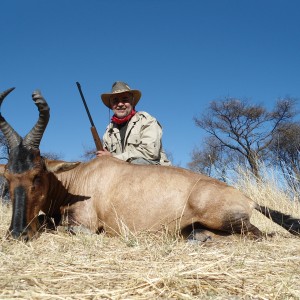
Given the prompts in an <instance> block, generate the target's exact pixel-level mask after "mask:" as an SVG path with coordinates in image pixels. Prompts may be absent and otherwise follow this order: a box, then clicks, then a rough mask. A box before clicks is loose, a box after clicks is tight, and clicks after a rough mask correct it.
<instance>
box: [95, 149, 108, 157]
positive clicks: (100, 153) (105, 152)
mask: <svg viewBox="0 0 300 300" xmlns="http://www.w3.org/2000/svg"><path fill="white" fill-rule="evenodd" d="M103 155H108V156H112V154H111V153H110V152H109V151H107V150H106V149H104V150H103V151H97V152H96V156H98V157H100V156H103Z"/></svg>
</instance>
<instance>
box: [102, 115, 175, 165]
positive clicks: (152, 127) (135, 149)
mask: <svg viewBox="0 0 300 300" xmlns="http://www.w3.org/2000/svg"><path fill="white" fill-rule="evenodd" d="M161 139H162V127H161V125H160V124H159V123H158V121H157V120H156V119H155V118H154V117H152V116H151V115H149V114H148V113H146V112H143V111H140V112H137V113H136V114H135V115H134V116H133V117H132V118H131V119H130V121H129V123H128V126H127V130H126V134H125V140H124V149H122V143H121V136H120V132H119V129H118V127H117V125H116V124H114V123H112V122H111V123H110V124H109V125H108V126H107V128H106V131H105V133H104V136H103V144H104V148H106V149H107V150H108V151H109V152H111V153H112V155H113V156H114V157H116V158H119V159H121V160H125V161H128V162H130V161H131V160H132V159H134V158H145V159H147V160H150V161H155V162H156V163H157V164H159V165H165V166H169V165H171V163H170V161H169V160H168V159H167V156H166V154H165V153H164V151H163V149H162V142H161Z"/></svg>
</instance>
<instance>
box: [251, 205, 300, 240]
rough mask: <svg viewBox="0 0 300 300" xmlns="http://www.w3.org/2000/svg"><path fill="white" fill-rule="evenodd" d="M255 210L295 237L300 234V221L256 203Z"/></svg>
mask: <svg viewBox="0 0 300 300" xmlns="http://www.w3.org/2000/svg"><path fill="white" fill-rule="evenodd" d="M255 209H256V210H258V211H259V212H260V213H262V214H263V215H264V216H266V217H267V218H269V219H270V220H272V221H273V222H274V223H276V224H278V225H280V226H281V227H282V228H284V229H286V230H287V231H288V232H290V233H291V234H293V235H299V234H300V220H299V219H296V218H293V217H292V216H291V215H286V214H284V213H282V212H280V211H277V210H273V209H271V208H268V207H266V206H262V205H259V204H257V203H256V205H255Z"/></svg>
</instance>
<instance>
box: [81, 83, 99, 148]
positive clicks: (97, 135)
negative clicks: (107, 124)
mask: <svg viewBox="0 0 300 300" xmlns="http://www.w3.org/2000/svg"><path fill="white" fill-rule="evenodd" d="M76 84H77V87H78V90H79V93H80V96H81V99H82V102H83V104H84V107H85V110H86V112H87V115H88V117H89V120H90V123H91V132H92V135H93V139H94V142H95V145H96V149H97V150H98V151H103V146H102V143H101V140H100V137H99V134H98V132H97V129H96V127H95V125H94V122H93V119H92V116H91V114H90V111H89V109H88V107H87V104H86V101H85V99H84V96H83V93H82V90H81V86H80V83H79V82H76Z"/></svg>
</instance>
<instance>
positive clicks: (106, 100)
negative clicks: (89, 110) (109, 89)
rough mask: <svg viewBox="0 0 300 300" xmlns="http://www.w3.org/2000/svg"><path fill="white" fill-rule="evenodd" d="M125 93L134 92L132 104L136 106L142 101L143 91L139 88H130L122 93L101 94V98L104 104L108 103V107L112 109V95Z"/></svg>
mask: <svg viewBox="0 0 300 300" xmlns="http://www.w3.org/2000/svg"><path fill="white" fill-rule="evenodd" d="M124 93H132V94H133V103H132V106H133V107H135V106H136V105H137V103H138V102H139V101H140V99H141V96H142V93H141V92H140V91H139V90H130V91H124V92H120V93H113V94H112V93H110V94H108V93H107V94H101V99H102V102H103V103H104V105H106V106H107V107H108V108H110V109H111V107H110V98H111V96H112V95H116V94H124Z"/></svg>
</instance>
